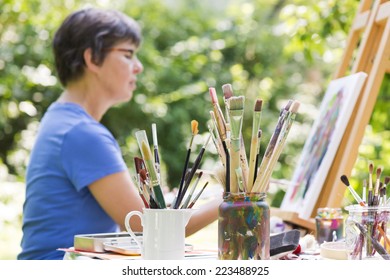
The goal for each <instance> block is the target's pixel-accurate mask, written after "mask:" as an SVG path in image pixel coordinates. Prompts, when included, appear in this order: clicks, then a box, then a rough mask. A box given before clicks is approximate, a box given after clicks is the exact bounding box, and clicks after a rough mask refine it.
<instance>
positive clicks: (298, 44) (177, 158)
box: [0, 0, 390, 259]
mask: <svg viewBox="0 0 390 280" xmlns="http://www.w3.org/2000/svg"><path fill="white" fill-rule="evenodd" d="M87 2H88V4H86V3H87ZM358 4H359V2H358V1H357V0H343V1H337V0H318V1H311V0H290V1H289V0H230V1H229V0H213V1H210V0H115V1H109V0H100V1H98V0H96V1H74V0H65V1H59V0H58V1H57V0H52V1H41V0H0V259H15V257H16V255H17V253H18V252H19V250H20V248H19V242H20V238H21V219H22V204H23V200H24V191H25V185H24V174H25V170H26V166H27V164H28V160H29V153H30V150H31V148H32V145H33V143H34V136H35V134H36V131H37V129H38V126H39V121H40V119H41V117H42V115H43V113H44V112H45V110H46V109H47V107H48V106H49V104H50V103H51V102H53V101H54V100H55V99H56V98H57V97H58V96H59V94H60V93H61V90H62V89H61V86H60V83H59V81H58V79H57V78H56V73H55V72H54V67H53V57H52V53H51V45H50V44H51V40H52V38H53V35H54V32H55V30H56V28H57V27H58V26H59V24H60V23H61V21H62V20H63V19H64V18H65V16H66V15H67V14H69V13H70V12H72V11H74V10H76V9H78V8H81V7H84V6H87V5H93V6H97V7H104V8H115V9H118V10H120V11H122V12H124V13H126V14H128V15H130V16H132V17H133V18H135V19H136V20H137V21H138V22H139V23H140V24H141V26H142V30H143V35H144V40H143V43H142V48H141V51H140V52H139V54H138V56H139V59H140V60H141V61H142V63H143V65H144V69H145V70H144V72H143V74H142V75H140V77H139V79H138V83H137V87H138V88H137V91H136V93H135V96H134V98H133V100H132V101H131V102H129V103H127V104H123V105H120V106H118V107H116V108H113V109H111V110H110V111H109V112H108V113H107V114H106V116H105V117H104V119H103V123H104V124H105V125H106V126H107V127H108V128H109V129H110V130H111V131H112V133H113V134H114V136H115V137H116V138H117V140H118V141H119V144H120V146H121V148H122V151H123V156H124V158H125V160H126V162H127V164H128V167H129V172H132V171H133V157H134V156H136V155H138V153H139V151H138V146H137V143H136V140H135V137H134V132H135V131H136V130H139V129H145V130H146V131H148V132H150V131H151V123H153V122H154V123H156V124H157V128H158V134H159V146H160V152H161V157H162V160H163V167H162V168H163V172H164V173H163V174H165V175H166V176H165V177H164V180H165V184H166V185H167V186H170V187H176V186H177V185H178V183H179V180H180V174H181V172H182V166H183V162H184V159H185V154H186V149H187V145H188V141H189V138H190V136H191V132H190V128H191V126H190V122H191V120H193V119H195V120H197V121H198V122H199V130H200V134H201V135H203V136H205V135H206V134H207V133H208V129H207V121H208V120H209V110H210V109H211V103H210V97H209V94H208V88H209V87H215V88H216V89H217V93H218V94H219V96H222V90H221V86H222V85H223V84H225V83H231V84H232V86H233V89H234V91H235V93H237V94H243V95H245V97H246V104H248V106H246V108H247V110H248V113H246V114H245V115H246V116H247V117H246V119H245V120H244V131H243V132H244V139H248V138H249V137H250V134H251V114H250V110H253V106H252V105H251V104H254V100H255V99H256V98H262V99H263V100H264V107H263V115H262V128H263V140H262V146H261V150H263V151H264V150H265V147H266V144H267V143H268V140H269V138H270V137H271V135H272V131H273V129H274V127H275V124H276V121H277V118H278V115H279V110H280V108H281V107H282V106H284V105H285V104H286V102H287V100H289V99H296V100H299V101H300V102H301V103H302V105H301V108H300V114H299V115H298V116H297V120H296V122H295V123H294V125H293V129H292V130H291V132H290V134H289V137H288V142H287V145H286V148H285V149H284V151H283V153H282V155H281V157H280V160H279V163H278V166H277V168H276V170H275V171H274V173H273V178H275V179H285V180H289V179H291V176H292V173H293V171H294V166H295V165H296V163H297V161H298V159H299V155H300V152H301V149H302V147H303V144H304V143H305V140H306V137H307V135H308V133H309V131H310V127H311V125H312V123H313V120H314V118H315V116H316V114H317V113H318V108H319V105H320V103H321V100H322V97H323V94H324V92H325V90H326V88H327V85H328V83H329V81H330V80H331V78H332V74H333V72H334V71H335V68H336V67H337V65H338V62H339V60H340V57H341V55H342V53H343V50H344V47H345V43H346V37H347V35H348V32H349V28H350V26H351V24H352V20H353V18H354V16H355V13H356V9H357V7H358ZM389 80H390V79H389V77H388V76H387V77H385V82H384V84H383V86H382V89H381V93H380V95H379V100H378V102H377V105H376V107H375V112H374V113H373V116H372V118H371V121H370V125H369V126H368V127H367V131H366V136H365V138H364V139H363V143H362V145H361V147H360V150H359V158H358V160H357V162H356V165H355V169H354V171H353V173H352V177H353V178H352V179H353V180H354V182H357V181H358V180H359V182H360V181H361V180H360V179H361V177H362V176H364V174H365V173H366V172H367V171H366V166H367V161H368V160H373V161H374V162H375V165H382V166H384V170H385V173H386V174H389V173H388V172H386V170H390V162H389V161H388V160H387V161H386V158H388V157H389V155H390V142H389V141H388V140H389V138H390V122H389V121H388V117H389V111H390V101H389V97H390V83H389ZM221 102H222V97H221ZM249 104H250V105H249ZM203 142H204V140H203V138H202V137H200V136H199V137H197V138H196V139H195V143H196V145H197V147H196V149H197V150H199V149H200V148H201V146H202V145H203ZM248 147H249V145H247V148H248ZM195 155H196V153H194V156H195ZM386 155H387V156H386ZM191 160H193V159H191ZM216 164H218V156H217V153H216V151H215V149H213V148H212V147H211V145H210V148H209V149H208V150H207V152H206V154H205V158H204V160H203V165H202V168H203V169H208V170H213V168H214V166H215V165H216ZM356 185H357V184H356ZM347 195H348V194H346V196H347ZM282 197H283V189H281V190H280V192H279V193H277V194H276V195H275V196H274V195H271V196H270V197H268V199H269V200H270V204H272V205H274V206H278V205H279V203H280V201H281V198H282Z"/></svg>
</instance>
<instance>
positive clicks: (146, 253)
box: [125, 208, 194, 260]
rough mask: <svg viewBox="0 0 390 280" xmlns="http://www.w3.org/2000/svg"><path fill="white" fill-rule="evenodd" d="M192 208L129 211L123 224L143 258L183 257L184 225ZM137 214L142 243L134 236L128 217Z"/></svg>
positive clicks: (177, 258)
mask: <svg viewBox="0 0 390 280" xmlns="http://www.w3.org/2000/svg"><path fill="white" fill-rule="evenodd" d="M193 212H194V209H150V208H144V209H143V213H141V212H140V211H131V212H130V213H128V214H127V215H126V218H125V226H126V230H127V231H128V233H129V234H130V236H131V237H133V239H134V240H135V241H136V242H137V244H138V246H139V247H140V248H141V255H142V258H143V259H145V260H180V259H184V251H185V227H186V225H187V223H188V221H189V220H190V217H191V215H192V213H193ZM134 215H137V216H139V217H140V218H141V223H142V227H143V244H141V243H140V242H139V240H138V239H137V238H136V236H135V234H134V232H133V230H132V229H131V226H130V219H131V217H132V216H134Z"/></svg>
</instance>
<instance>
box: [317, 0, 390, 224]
mask: <svg viewBox="0 0 390 280" xmlns="http://www.w3.org/2000/svg"><path fill="white" fill-rule="evenodd" d="M362 33H363V36H362V39H361V40H359V39H360V34H362ZM359 41H360V45H359V48H358V52H357V55H356V59H355V60H354V61H353V53H354V50H355V49H356V47H357V45H358V44H359ZM351 62H353V64H352V68H351V72H350V73H351V74H353V73H357V72H361V71H362V72H365V73H367V74H368V77H367V80H366V82H365V85H364V86H363V88H362V91H361V92H360V96H359V98H358V100H357V103H356V106H355V109H354V111H353V113H352V116H351V119H350V121H349V123H348V126H347V128H346V131H345V133H344V136H343V138H342V140H341V142H340V145H339V148H338V151H337V153H336V156H335V158H334V160H333V164H332V166H331V168H330V170H329V173H328V176H327V178H326V180H325V182H324V185H323V187H322V191H321V193H320V196H319V199H318V200H317V203H316V206H315V207H314V209H317V208H319V207H325V206H327V207H340V206H341V203H342V199H343V197H344V191H345V186H344V185H343V184H342V183H341V181H340V176H341V175H343V174H346V175H347V176H350V174H351V171H352V169H353V167H354V164H355V162H356V159H357V156H358V150H359V146H360V144H361V141H362V139H363V136H364V131H365V128H366V126H367V124H368V123H369V121H370V118H371V115H372V112H373V110H374V106H375V103H376V100H377V97H378V93H379V90H380V86H381V84H382V81H383V78H384V76H385V73H390V1H389V0H375V1H373V0H362V1H361V2H360V6H359V9H358V13H357V15H356V17H355V21H354V23H353V26H352V29H351V32H350V34H349V37H348V41H347V48H346V50H345V53H344V57H343V59H342V61H341V64H340V66H339V68H338V69H337V71H336V73H335V76H334V78H335V79H336V78H340V77H343V76H345V75H347V74H348V73H347V69H348V67H349V66H350V63H351ZM315 214H316V213H315V210H314V211H313V212H312V217H314V215H315Z"/></svg>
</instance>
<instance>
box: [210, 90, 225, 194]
mask: <svg viewBox="0 0 390 280" xmlns="http://www.w3.org/2000/svg"><path fill="white" fill-rule="evenodd" d="M209 93H210V97H211V102H212V105H213V112H214V117H215V121H216V125H217V130H218V134H219V137H220V138H221V141H222V146H223V149H224V152H225V158H226V165H225V168H226V186H225V191H226V192H230V155H229V150H228V145H227V137H226V131H227V129H226V121H225V119H224V117H223V114H222V111H221V108H220V107H219V104H218V98H217V93H216V92H215V88H212V87H210V88H209Z"/></svg>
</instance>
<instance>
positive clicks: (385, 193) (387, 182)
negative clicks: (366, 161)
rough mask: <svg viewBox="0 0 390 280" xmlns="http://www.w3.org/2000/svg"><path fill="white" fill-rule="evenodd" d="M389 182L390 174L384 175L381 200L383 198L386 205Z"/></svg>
mask: <svg viewBox="0 0 390 280" xmlns="http://www.w3.org/2000/svg"><path fill="white" fill-rule="evenodd" d="M389 182H390V176H386V177H385V182H384V184H383V188H384V189H385V190H384V195H383V200H384V204H385V205H386V204H387V185H388V184H389Z"/></svg>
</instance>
